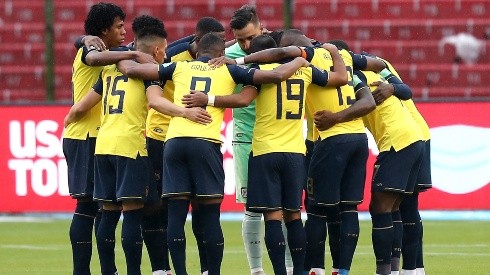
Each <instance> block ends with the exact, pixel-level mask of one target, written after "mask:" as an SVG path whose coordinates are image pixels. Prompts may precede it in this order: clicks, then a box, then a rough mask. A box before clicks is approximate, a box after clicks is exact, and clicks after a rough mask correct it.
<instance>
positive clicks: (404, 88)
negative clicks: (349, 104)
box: [371, 69, 412, 105]
mask: <svg viewBox="0 0 490 275" xmlns="http://www.w3.org/2000/svg"><path fill="white" fill-rule="evenodd" d="M380 75H381V76H382V77H384V78H385V79H386V80H387V81H388V83H386V82H382V81H376V82H374V83H372V84H371V85H373V86H377V87H376V89H375V90H374V91H373V97H374V100H375V102H376V104H377V105H379V104H381V103H383V102H384V101H385V100H386V99H387V98H388V97H390V96H392V95H394V96H396V97H398V98H399V99H401V100H408V99H411V98H412V90H411V89H410V87H409V86H408V85H407V84H405V83H403V82H402V81H401V80H400V79H399V78H398V77H396V76H395V75H394V74H393V73H391V72H390V71H389V70H388V69H384V70H383V71H381V72H380Z"/></svg>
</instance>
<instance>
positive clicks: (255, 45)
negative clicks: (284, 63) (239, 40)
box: [249, 34, 277, 53]
mask: <svg viewBox="0 0 490 275" xmlns="http://www.w3.org/2000/svg"><path fill="white" fill-rule="evenodd" d="M276 47H277V43H276V41H275V40H274V38H272V37H271V36H270V35H268V34H261V35H259V36H256V37H254V39H252V41H251V42H250V48H249V52H250V53H254V52H258V51H261V50H265V49H270V48H276Z"/></svg>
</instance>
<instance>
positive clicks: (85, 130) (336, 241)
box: [63, 3, 431, 275]
mask: <svg viewBox="0 0 490 275" xmlns="http://www.w3.org/2000/svg"><path fill="white" fill-rule="evenodd" d="M124 19H125V13H124V11H123V10H122V9H121V8H120V7H118V6H116V5H114V4H111V3H98V4H95V5H93V6H92V7H91V8H90V11H89V13H88V15H87V18H86V20H85V26H84V27H85V34H86V35H84V36H81V37H80V38H79V39H78V40H77V41H76V43H75V46H76V47H77V55H76V57H75V60H74V62H73V75H72V82H73V100H74V105H73V106H72V107H71V109H70V111H69V113H68V114H67V116H66V117H65V121H64V124H65V131H64V136H63V151H64V153H65V157H66V161H67V164H68V184H69V189H70V194H71V196H72V197H73V198H74V199H76V201H77V204H76V209H75V212H74V215H73V219H72V223H71V226H70V241H71V245H72V254H73V274H90V261H91V257H92V255H91V254H92V235H93V233H95V238H96V242H97V252H98V256H99V261H100V268H101V274H104V275H105V274H118V269H117V267H116V264H115V250H114V249H115V243H116V233H115V231H116V227H117V224H118V222H119V220H120V217H121V213H122V215H123V220H122V231H121V244H122V248H123V251H124V255H125V259H126V269H127V274H130V275H133V274H141V258H142V247H143V242H144V243H145V246H146V250H147V252H148V255H149V259H150V263H151V269H152V271H153V274H157V275H158V274H160V275H162V274H163V275H165V274H177V275H181V274H182V275H186V274H188V273H187V269H186V235H185V231H184V226H185V222H186V218H187V215H188V212H189V208H191V209H192V210H191V211H192V231H193V234H194V237H195V238H196V241H197V248H198V252H199V258H200V269H201V274H208V275H216V274H221V273H220V270H221V264H222V260H223V255H224V251H225V250H224V243H225V240H224V237H223V232H222V229H221V224H220V207H221V203H222V200H223V196H224V182H225V174H224V169H223V155H222V153H221V150H220V147H221V143H222V141H221V140H220V132H221V125H222V122H223V119H224V112H225V108H233V124H234V127H233V129H234V132H233V141H232V144H233V161H234V167H235V183H236V200H237V202H238V203H242V204H244V220H243V222H242V237H243V243H244V247H245V251H246V254H247V259H248V264H249V267H250V271H249V272H247V273H250V274H252V275H254V274H255V275H260V274H265V273H264V270H263V268H262V241H264V242H265V246H266V248H267V252H268V256H269V259H270V261H271V264H272V267H273V270H274V274H278V275H286V274H287V275H289V274H294V275H324V274H327V273H328V274H330V272H331V274H340V275H344V274H349V271H350V269H351V264H352V259H353V257H354V254H355V249H356V246H357V241H358V237H359V218H358V210H357V206H358V205H359V204H360V203H362V201H363V194H364V188H365V186H364V185H365V179H366V168H367V167H366V162H367V158H368V142H367V140H368V139H367V135H366V128H367V129H368V130H369V131H370V132H371V134H372V135H373V137H374V139H375V141H376V144H377V146H378V149H379V151H380V153H379V155H378V157H377V159H376V163H375V165H374V167H373V168H371V167H368V169H373V178H372V181H371V186H370V188H371V201H370V205H369V212H370V214H371V218H372V245H373V252H374V255H375V258H376V274H382V275H387V274H400V273H401V274H404V275H412V274H413V275H420V274H425V271H424V266H423V254H422V231H423V230H422V223H421V220H420V215H419V212H418V194H419V193H420V192H421V191H424V190H427V189H429V188H430V187H431V177H430V147H429V146H430V133H429V127H428V126H427V123H426V122H425V120H424V119H423V117H422V116H421V115H420V113H419V112H418V111H417V109H416V107H415V105H414V103H413V101H412V99H411V98H412V93H411V90H410V87H409V86H408V85H407V84H405V83H403V82H402V80H401V78H400V76H399V75H398V73H397V72H396V70H395V69H394V68H393V66H392V65H391V64H390V63H389V62H388V61H387V60H385V59H383V58H381V57H377V56H372V55H370V54H369V53H364V52H363V53H359V54H357V53H353V52H351V51H350V50H349V46H348V44H347V43H345V42H344V41H342V40H332V41H328V42H327V43H320V42H318V41H316V40H314V39H311V38H309V37H307V36H305V35H304V34H303V33H302V32H301V31H299V30H295V29H288V30H276V31H270V30H267V29H265V28H264V27H263V26H262V24H261V23H260V21H259V18H258V16H257V12H256V9H255V7H253V6H250V5H245V6H243V7H241V8H240V9H238V10H236V11H235V12H234V14H233V16H232V18H231V20H230V24H229V27H230V29H231V31H232V32H233V35H234V40H232V41H225V27H224V26H223V25H222V24H221V23H220V22H219V21H217V20H216V19H214V18H212V17H204V18H201V19H200V20H199V21H198V22H197V24H196V32H195V34H192V35H190V36H187V37H184V38H181V39H179V40H175V41H174V42H172V43H170V44H168V43H167V33H166V31H165V27H164V23H163V22H162V21H161V20H160V19H158V18H155V17H152V16H149V15H141V16H138V17H136V18H135V19H134V20H133V22H132V26H131V27H132V31H133V33H134V41H132V42H131V43H130V44H128V45H127V46H122V44H123V43H124V38H125V34H126V31H125V28H124ZM304 117H306V121H307V130H308V131H307V136H306V140H305V137H304V135H303V119H304ZM303 194H304V195H303ZM303 197H304V201H302V198H303ZM190 206H192V207H190ZM302 208H304V209H305V210H306V213H307V219H306V221H305V222H304V223H303V221H302V220H301V212H300V210H301V209H302ZM264 224H265V225H264ZM327 233H328V243H329V246H328V247H329V248H330V253H329V254H330V257H331V261H332V268H331V271H330V270H328V271H326V267H325V255H326V252H325V247H326V245H325V242H326V241H327ZM169 255H170V257H169ZM170 259H171V263H172V265H170ZM400 259H403V261H401V260H400ZM400 269H401V271H400ZM353 272H355V273H359V272H366V271H353Z"/></svg>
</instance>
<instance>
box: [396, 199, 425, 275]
mask: <svg viewBox="0 0 490 275" xmlns="http://www.w3.org/2000/svg"><path fill="white" fill-rule="evenodd" d="M400 213H401V217H402V220H403V242H402V255H403V266H402V269H403V270H415V269H416V268H417V256H418V249H419V241H420V234H421V233H420V229H421V227H420V214H419V211H418V193H414V194H412V195H410V196H407V197H405V199H404V200H403V201H402V203H401V205H400Z"/></svg>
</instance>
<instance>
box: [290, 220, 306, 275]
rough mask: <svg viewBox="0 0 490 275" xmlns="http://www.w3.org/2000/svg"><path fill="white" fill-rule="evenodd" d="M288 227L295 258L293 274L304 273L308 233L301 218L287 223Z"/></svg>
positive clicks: (292, 256) (300, 274) (299, 274)
mask: <svg viewBox="0 0 490 275" xmlns="http://www.w3.org/2000/svg"><path fill="white" fill-rule="evenodd" d="M286 228H287V229H288V244H289V250H290V252H291V259H292V260H293V268H294V269H293V274H294V275H302V274H303V268H304V263H305V253H306V234H305V229H304V228H303V222H302V221H301V219H297V220H293V221H290V222H288V223H286Z"/></svg>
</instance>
